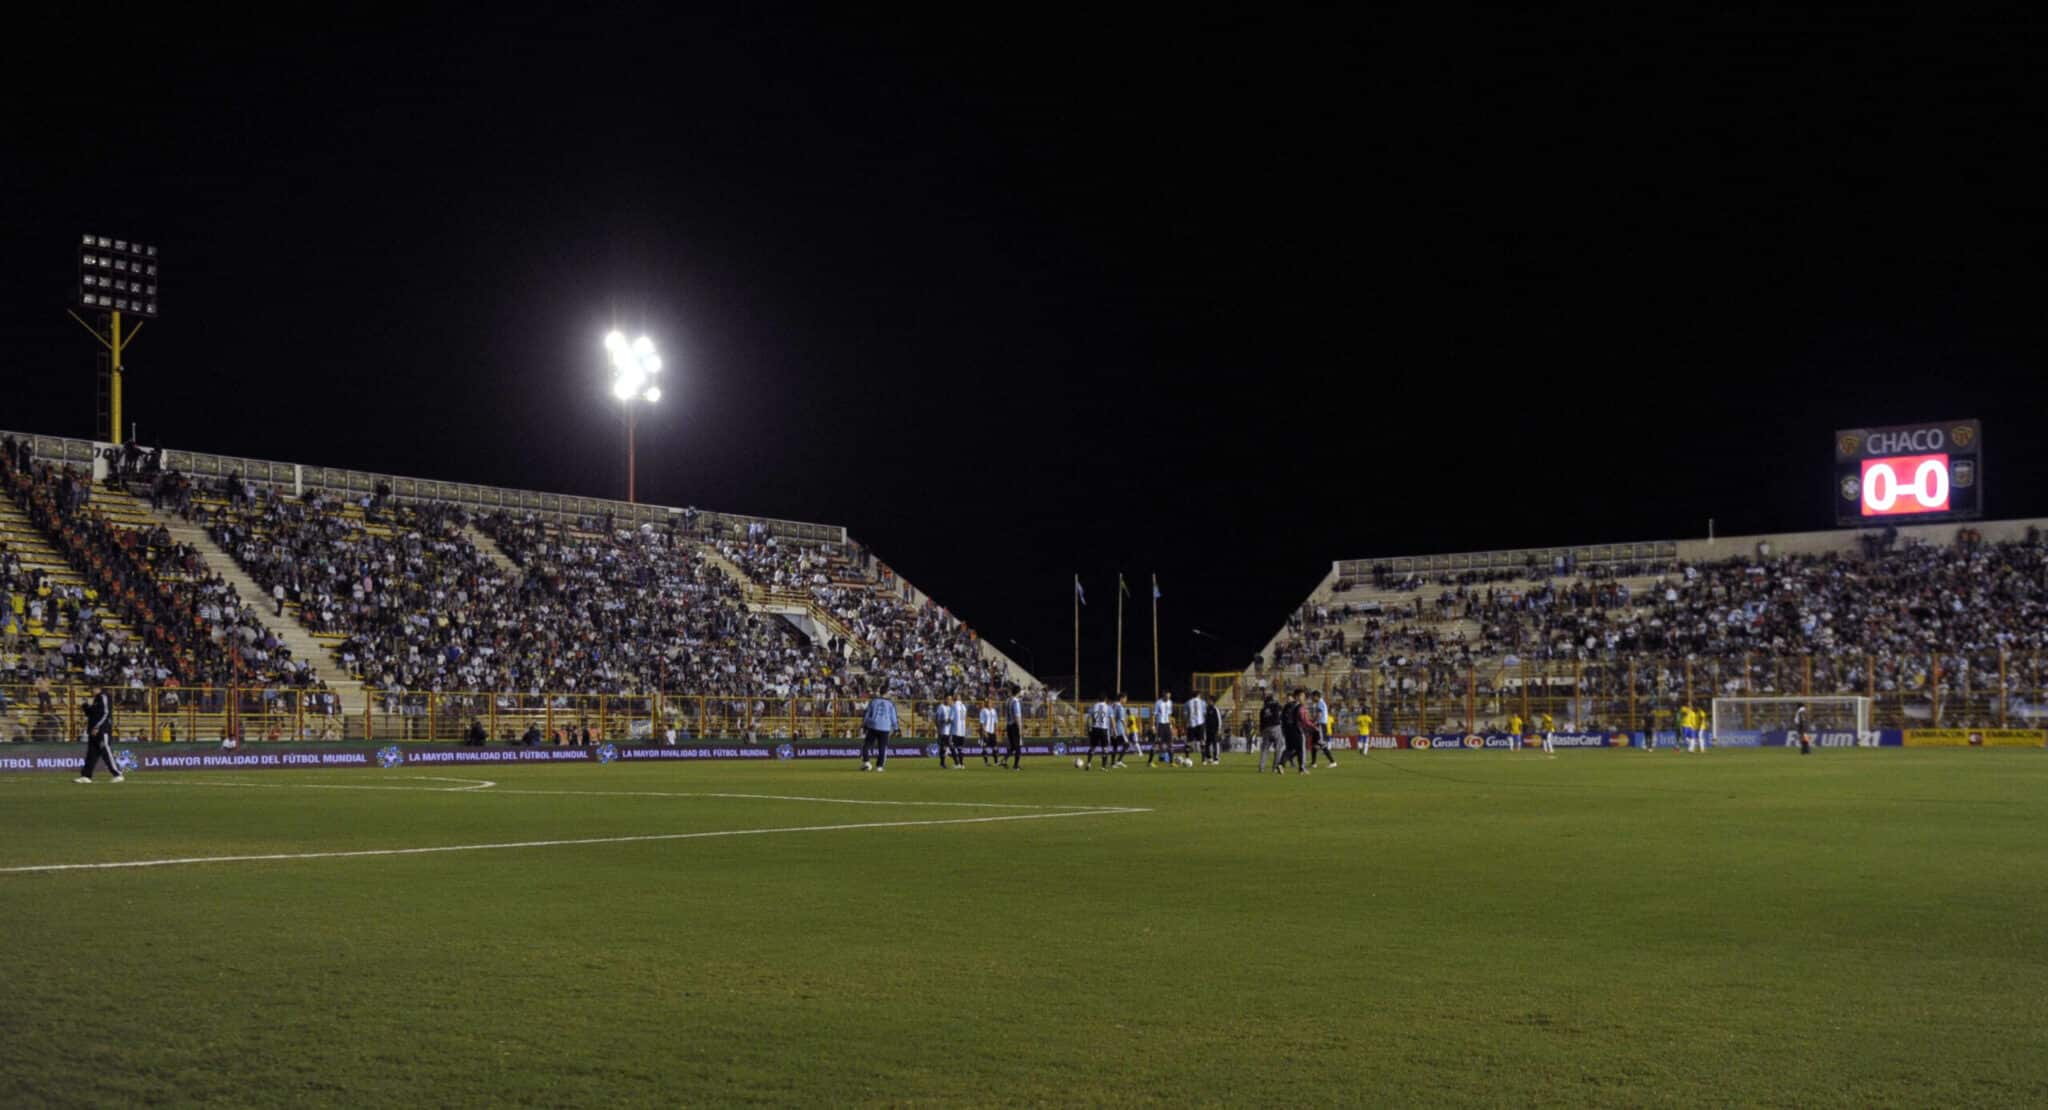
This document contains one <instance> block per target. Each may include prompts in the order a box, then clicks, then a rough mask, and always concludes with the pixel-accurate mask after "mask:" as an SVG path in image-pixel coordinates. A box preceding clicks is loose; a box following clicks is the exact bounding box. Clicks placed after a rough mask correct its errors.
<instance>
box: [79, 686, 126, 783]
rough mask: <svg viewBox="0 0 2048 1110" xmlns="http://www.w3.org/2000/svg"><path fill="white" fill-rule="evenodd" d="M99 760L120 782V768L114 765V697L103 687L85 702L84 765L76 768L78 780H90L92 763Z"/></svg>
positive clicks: (116, 780) (115, 779)
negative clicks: (104, 763) (108, 694)
mask: <svg viewBox="0 0 2048 1110" xmlns="http://www.w3.org/2000/svg"><path fill="white" fill-rule="evenodd" d="M101 760H105V761H106V764H107V770H109V771H111V772H113V775H114V781H115V782H120V781H121V769H120V768H119V767H116V766H114V699H113V698H111V697H108V696H107V691H106V689H105V688H104V687H102V688H101V689H100V691H99V692H98V693H96V694H94V695H93V696H92V700H91V701H89V702H86V703H85V766H83V767H81V768H79V770H78V781H79V782H91V781H92V769H93V765H94V764H96V763H98V762H100V761H101Z"/></svg>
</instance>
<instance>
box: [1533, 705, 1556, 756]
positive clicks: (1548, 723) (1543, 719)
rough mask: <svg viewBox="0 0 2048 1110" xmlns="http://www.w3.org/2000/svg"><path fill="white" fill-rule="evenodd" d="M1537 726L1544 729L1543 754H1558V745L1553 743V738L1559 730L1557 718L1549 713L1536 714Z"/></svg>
mask: <svg viewBox="0 0 2048 1110" xmlns="http://www.w3.org/2000/svg"><path fill="white" fill-rule="evenodd" d="M1536 727H1537V728H1539V729H1541V730H1542V731H1543V754H1544V755H1556V754H1557V747H1556V746H1555V745H1554V744H1552V743H1551V739H1552V737H1553V736H1554V735H1555V734H1556V732H1557V718H1555V717H1552V716H1551V715H1550V714H1548V713H1539V714H1537V715H1536Z"/></svg>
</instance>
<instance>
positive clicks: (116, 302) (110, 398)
mask: <svg viewBox="0 0 2048 1110" xmlns="http://www.w3.org/2000/svg"><path fill="white" fill-rule="evenodd" d="M156 256H157V250H156V247H155V246H154V245H153V244H149V243H143V242H140V241H137V240H131V239H114V238H109V237H108V236H105V235H80V236H79V237H78V306H79V307H81V308H86V309H90V310H92V311H93V312H95V313H105V314H106V315H104V316H101V317H100V326H98V327H95V326H93V325H92V324H89V323H87V322H86V321H85V319H84V318H83V317H81V316H79V315H78V313H77V312H76V311H72V310H69V309H67V310H66V311H68V312H70V315H71V318H72V319H73V320H77V321H78V323H79V326H80V327H83V328H84V329H85V330H86V331H88V332H91V333H92V337H93V338H94V339H96V340H98V341H99V344H100V346H102V347H104V348H106V349H107V355H108V357H107V360H106V365H105V366H104V367H103V368H102V369H101V370H100V380H101V387H100V391H99V412H98V419H97V421H96V426H97V428H98V432H99V434H100V435H102V436H104V437H105V439H106V442H108V443H112V444H115V445H119V444H120V443H121V372H122V366H121V356H122V355H123V354H124V353H126V351H127V350H128V344H130V343H132V342H134V340H135V336H136V335H137V334H138V333H139V332H141V331H142V320H138V321H136V322H135V325H134V326H133V327H132V328H129V329H127V331H126V333H125V334H124V333H123V330H122V326H121V325H122V323H123V321H122V319H121V317H122V315H123V314H124V313H125V314H128V315H131V316H139V317H142V318H143V320H154V319H156V306H157V289H156V285H157V274H156Z"/></svg>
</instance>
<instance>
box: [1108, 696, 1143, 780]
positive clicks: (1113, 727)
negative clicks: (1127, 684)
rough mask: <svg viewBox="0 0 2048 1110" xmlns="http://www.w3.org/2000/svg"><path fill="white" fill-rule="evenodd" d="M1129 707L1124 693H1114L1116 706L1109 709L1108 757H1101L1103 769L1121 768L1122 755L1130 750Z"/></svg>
mask: <svg viewBox="0 0 2048 1110" xmlns="http://www.w3.org/2000/svg"><path fill="white" fill-rule="evenodd" d="M1133 720H1135V718H1133V717H1132V716H1131V707H1130V706H1129V705H1127V704H1125V702H1124V692H1123V691H1122V690H1118V691H1117V692H1116V704H1115V705H1112V706H1110V707H1109V755H1105V756H1103V757H1102V765H1103V766H1104V767H1116V768H1119V769H1120V768H1122V767H1123V765H1124V754H1125V753H1126V752H1129V751H1130V750H1131V722H1132V721H1133Z"/></svg>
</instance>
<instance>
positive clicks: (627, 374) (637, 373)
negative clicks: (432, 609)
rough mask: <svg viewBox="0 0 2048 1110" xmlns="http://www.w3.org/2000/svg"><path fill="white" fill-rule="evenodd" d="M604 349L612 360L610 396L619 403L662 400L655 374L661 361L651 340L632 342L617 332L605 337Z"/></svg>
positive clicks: (643, 339)
mask: <svg viewBox="0 0 2048 1110" xmlns="http://www.w3.org/2000/svg"><path fill="white" fill-rule="evenodd" d="M604 349H605V350H606V351H608V352H610V354H611V358H612V396H614V397H617V398H618V399H619V400H621V401H633V400H635V399H638V400H642V401H647V402H650V403H651V402H654V401H659V400H661V389H660V387H658V386H656V385H655V384H654V375H656V374H659V373H661V358H660V356H658V355H656V354H655V353H654V340H652V339H649V338H647V337H646V336H644V335H643V336H641V337H640V338H638V339H635V340H633V341H632V342H630V343H629V342H627V341H626V337H625V336H624V335H623V334H621V333H619V332H612V333H611V334H609V335H607V336H605V337H604Z"/></svg>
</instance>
